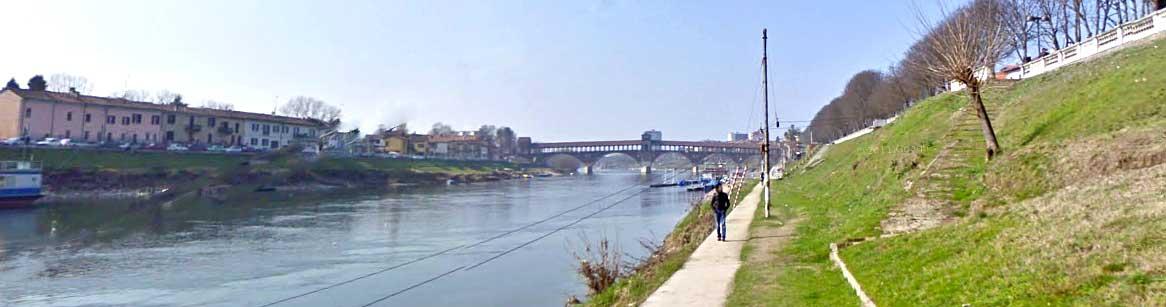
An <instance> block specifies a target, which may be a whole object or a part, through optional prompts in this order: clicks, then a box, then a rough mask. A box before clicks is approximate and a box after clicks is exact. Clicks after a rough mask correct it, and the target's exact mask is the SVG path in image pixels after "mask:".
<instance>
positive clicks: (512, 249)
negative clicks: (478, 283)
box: [361, 188, 651, 307]
mask: <svg viewBox="0 0 1166 307" xmlns="http://www.w3.org/2000/svg"><path fill="white" fill-rule="evenodd" d="M650 189H651V188H644V189H641V190H640V191H638V192H636V193H634V194H631V195H628V196H627V197H624V198H621V199H620V200H617V201H615V202H614V203H612V204H610V205H607V206H605V207H603V208H601V209H599V210H596V211H595V212H592V213H591V214H588V215H585V216H583V217H581V218H579V219H576V220H575V221H572V222H571V223H568V224H566V225H563V226H560V227H558V228H555V229H554V230H551V231H550V232H547V233H545V234H543V235H541V236H539V237H537V238H534V239H533V240H530V241H527V242H525V243H522V244H520V245H518V246H515V247H514V248H511V249H508V250H506V251H503V252H501V253H498V254H497V255H494V256H493V257H490V258H488V259H486V260H483V261H482V262H478V263H476V264H474V265H472V266H469V267H467V266H464V265H463V266H459V267H456V268H454V269H453V270H449V271H447V272H445V273H441V274H438V275H436V276H433V277H432V278H429V279H426V280H424V281H422V282H419V283H416V284H413V285H411V286H409V287H406V288H404V289H401V290H398V291H396V292H393V293H390V294H389V295H386V296H383V297H381V298H378V299H376V300H374V301H372V302H369V303H368V304H364V305H361V307H368V306H372V305H373V304H376V303H379V302H382V301H384V300H387V299H389V298H392V297H394V296H397V295H401V294H403V293H405V292H408V291H409V290H413V289H416V288H417V287H420V286H423V285H425V284H428V283H430V282H433V281H436V280H438V279H441V278H443V277H446V276H449V275H452V274H453V273H456V272H457V271H460V270H466V271H468V270H471V269H474V268H477V267H479V266H482V265H484V264H486V263H489V262H491V261H494V260H496V259H498V258H501V257H503V256H505V255H507V254H510V253H512V252H514V251H517V250H519V249H521V248H523V247H526V246H529V245H530V244H534V243H535V242H538V241H539V240H542V239H545V238H546V237H549V236H551V235H553V234H555V233H558V232H559V231H562V230H564V229H567V228H569V227H571V226H574V225H576V224H578V223H580V222H582V221H584V220H586V219H589V218H592V217H594V216H596V215H599V213H602V212H604V211H607V210H608V209H611V208H612V207H615V206H616V205H619V204H621V203H623V202H624V201H627V200H628V199H631V198H632V197H634V196H636V195H640V194H641V193H644V191H648V190H650ZM625 190H627V189H623V190H621V192H622V191H625Z"/></svg>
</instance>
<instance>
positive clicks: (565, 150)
mask: <svg viewBox="0 0 1166 307" xmlns="http://www.w3.org/2000/svg"><path fill="white" fill-rule="evenodd" d="M669 153H675V154H679V155H680V156H683V157H684V158H686V159H688V161H689V162H691V163H692V165H694V168H695V167H696V166H699V165H701V164H703V163H704V162H705V160H706V159H709V158H710V157H714V156H720V157H722V158H728V159H729V160H732V161H733V162H734V163H737V164H738V165H740V164H742V163H744V162H745V161H746V160H748V159H751V158H760V157H761V146H760V145H759V144H757V143H752V142H707V141H706V142H687V141H661V140H631V141H593V142H555V143H531V144H530V149H529V152H527V153H525V154H526V156H527V157H528V158H531V159H532V160H534V161H536V162H539V161H545V160H546V159H549V158H551V157H554V156H569V157H572V158H575V159H577V160H579V161H580V162H582V163H583V166H584V171H585V172H586V173H591V171H592V166H593V165H594V164H595V162H598V161H599V160H600V159H603V157H606V156H609V155H617V154H618V155H625V156H628V157H631V158H632V159H634V160H636V162H638V163H639V164H640V166H642V167H643V168H642V170H643V171H644V172H651V171H652V165H653V164H654V163H655V162H656V159H657V158H659V157H660V156H662V155H665V154H669Z"/></svg>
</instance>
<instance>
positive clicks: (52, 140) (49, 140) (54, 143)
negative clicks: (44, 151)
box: [36, 138, 61, 146]
mask: <svg viewBox="0 0 1166 307" xmlns="http://www.w3.org/2000/svg"><path fill="white" fill-rule="evenodd" d="M60 144H61V143H60V140H57V138H45V139H43V140H40V141H37V142H36V146H57V145H60Z"/></svg>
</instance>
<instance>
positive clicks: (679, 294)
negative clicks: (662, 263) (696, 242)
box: [642, 183, 763, 307]
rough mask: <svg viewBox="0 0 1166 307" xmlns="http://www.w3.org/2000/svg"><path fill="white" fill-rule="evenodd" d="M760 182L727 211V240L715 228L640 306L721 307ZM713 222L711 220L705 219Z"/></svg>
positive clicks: (757, 199) (754, 208) (758, 200)
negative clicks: (719, 235)
mask: <svg viewBox="0 0 1166 307" xmlns="http://www.w3.org/2000/svg"><path fill="white" fill-rule="evenodd" d="M762 190H763V189H762V188H761V184H760V183H759V184H757V186H756V187H754V188H753V191H752V192H750V193H749V195H746V196H745V198H744V199H742V200H741V203H740V204H737V207H736V208H735V209H733V211H732V212H729V217H728V220H727V221H726V223H727V224H728V225H726V228H728V232H729V233H728V235H727V236H726V238H725V239H726V240H727V241H726V242H720V241H717V233H716V232H715V231H714V232H712V233H710V234H709V236H708V237H706V238H705V239H704V242H701V243H700V246H698V247H697V248H696V251H694V252H692V256H690V257H688V261H687V262H685V263H684V267H681V268H680V270H679V271H676V274H673V275H672V277H671V278H669V279H668V281H666V282H664V285H661V286H660V288H659V289H656V292H653V293H652V296H649V297H648V299H647V300H646V301H644V304H643V305H642V306H702V307H704V306H724V305H725V300H726V299H728V298H729V289H730V288H731V287H732V283H733V276H734V275H736V274H737V268H740V267H741V247H743V246H745V241H746V240H747V239H748V238H749V224H752V223H753V213H754V212H755V211H757V205H758V204H760V203H761V191H762ZM707 222H708V223H712V221H707Z"/></svg>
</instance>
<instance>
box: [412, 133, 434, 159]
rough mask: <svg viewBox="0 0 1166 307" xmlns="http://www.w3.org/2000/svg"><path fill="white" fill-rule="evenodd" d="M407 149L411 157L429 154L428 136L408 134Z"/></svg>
mask: <svg viewBox="0 0 1166 307" xmlns="http://www.w3.org/2000/svg"><path fill="white" fill-rule="evenodd" d="M409 148H410V149H411V151H410V152H409V154H411V155H419V156H424V155H426V154H428V153H429V136H428V135H424V134H410V135H409Z"/></svg>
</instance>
